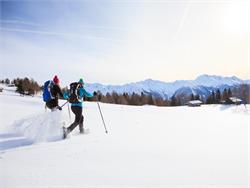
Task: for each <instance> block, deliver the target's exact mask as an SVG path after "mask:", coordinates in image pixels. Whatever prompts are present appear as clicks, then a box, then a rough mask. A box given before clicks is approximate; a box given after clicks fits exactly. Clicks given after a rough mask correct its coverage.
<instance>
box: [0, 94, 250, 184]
mask: <svg viewBox="0 0 250 188" xmlns="http://www.w3.org/2000/svg"><path fill="white" fill-rule="evenodd" d="M63 102H64V101H60V103H61V104H63ZM0 105H1V109H0V110H1V111H0V113H1V122H0V123H1V124H0V187H1V188H40V187H43V188H44V187H45V188H47V187H48V188H50V187H51V188H54V187H56V188H64V187H65V188H68V187H70V188H74V187H84V188H85V187H90V188H96V187H98V188H99V187H100V188H109V187H112V188H116V187H118V188H120V187H121V188H130V187H131V188H137V187H138V188H144V187H147V188H148V187H150V188H151V187H152V188H157V187H160V188H172V187H173V188H177V187H178V188H182V187H183V188H205V187H206V188H210V187H211V188H215V187H216V188H249V187H250V181H249V178H250V177H249V175H250V173H249V163H250V161H249V160H250V158H249V146H250V143H249V136H250V118H249V117H250V106H246V108H245V106H244V105H241V106H221V105H204V106H202V107H195V108H192V107H186V106H184V107H155V106H141V107H135V106H121V105H111V104H102V103H101V104H100V105H101V108H102V112H103V115H104V119H105V121H106V125H107V129H108V131H109V132H108V134H106V133H105V130H104V127H103V124H102V121H101V116H100V113H99V110H98V106H97V104H96V103H95V102H92V103H88V102H86V103H85V105H84V116H85V124H84V126H85V128H86V129H88V133H87V134H84V135H80V134H79V133H78V128H76V129H75V131H74V132H73V133H72V134H71V136H70V138H68V139H66V140H62V139H61V126H62V125H63V124H65V125H69V124H70V120H69V114H68V107H67V105H66V106H65V107H64V108H63V111H62V112H53V113H51V112H45V109H44V103H43V102H42V99H41V98H40V97H20V96H19V95H17V94H15V93H13V92H11V91H4V92H3V93H0ZM71 116H72V117H71V118H72V119H73V114H72V113H71Z"/></svg>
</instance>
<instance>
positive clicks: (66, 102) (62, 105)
mask: <svg viewBox="0 0 250 188" xmlns="http://www.w3.org/2000/svg"><path fill="white" fill-rule="evenodd" d="M68 102H69V101H66V102H65V103H64V104H63V105H62V106H60V107H61V108H62V107H64V106H65V104H67V103H68Z"/></svg>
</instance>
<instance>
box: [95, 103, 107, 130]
mask: <svg viewBox="0 0 250 188" xmlns="http://www.w3.org/2000/svg"><path fill="white" fill-rule="evenodd" d="M97 105H98V108H99V111H100V114H101V117H102V123H103V125H104V128H105V131H106V133H107V134H108V131H107V128H106V125H105V121H104V119H103V115H102V111H101V107H100V104H99V102H98V101H97Z"/></svg>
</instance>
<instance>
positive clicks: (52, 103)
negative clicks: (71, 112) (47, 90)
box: [46, 99, 58, 110]
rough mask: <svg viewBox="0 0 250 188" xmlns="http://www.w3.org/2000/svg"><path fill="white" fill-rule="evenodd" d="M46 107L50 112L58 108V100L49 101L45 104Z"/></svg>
mask: <svg viewBox="0 0 250 188" xmlns="http://www.w3.org/2000/svg"><path fill="white" fill-rule="evenodd" d="M46 106H47V107H48V108H49V109H51V110H52V109H53V108H55V107H57V106H58V99H51V100H50V101H48V102H46Z"/></svg>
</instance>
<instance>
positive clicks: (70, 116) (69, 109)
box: [68, 103, 71, 122]
mask: <svg viewBox="0 0 250 188" xmlns="http://www.w3.org/2000/svg"><path fill="white" fill-rule="evenodd" d="M68 111H69V120H70V122H71V115H70V109H69V103H68Z"/></svg>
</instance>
